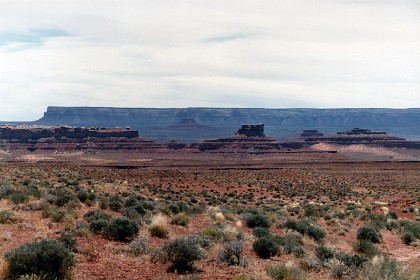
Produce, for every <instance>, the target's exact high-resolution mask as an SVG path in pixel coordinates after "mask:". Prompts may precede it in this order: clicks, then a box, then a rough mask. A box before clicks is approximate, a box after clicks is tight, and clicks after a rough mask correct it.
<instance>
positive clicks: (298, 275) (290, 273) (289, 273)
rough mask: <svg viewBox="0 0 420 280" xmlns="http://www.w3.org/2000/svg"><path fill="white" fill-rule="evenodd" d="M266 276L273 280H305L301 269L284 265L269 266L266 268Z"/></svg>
mask: <svg viewBox="0 0 420 280" xmlns="http://www.w3.org/2000/svg"><path fill="white" fill-rule="evenodd" d="M267 274H268V276H270V277H271V278H272V279H274V280H283V279H284V280H300V279H305V272H304V271H303V270H302V269H301V268H299V267H297V266H295V265H288V264H286V263H282V264H274V265H270V266H269V267H267Z"/></svg>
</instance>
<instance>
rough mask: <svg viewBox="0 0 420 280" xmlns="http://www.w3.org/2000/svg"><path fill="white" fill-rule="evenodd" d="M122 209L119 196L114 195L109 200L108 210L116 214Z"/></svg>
mask: <svg viewBox="0 0 420 280" xmlns="http://www.w3.org/2000/svg"><path fill="white" fill-rule="evenodd" d="M122 207H123V203H122V201H121V199H120V197H119V196H117V195H114V196H112V197H111V198H110V200H109V209H111V210H112V211H114V212H118V211H120V210H121V208H122Z"/></svg>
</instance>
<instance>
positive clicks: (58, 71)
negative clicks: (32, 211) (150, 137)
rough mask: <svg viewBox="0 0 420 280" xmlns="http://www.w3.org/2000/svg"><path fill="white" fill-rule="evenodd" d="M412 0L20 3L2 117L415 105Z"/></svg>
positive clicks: (7, 57)
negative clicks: (105, 109) (104, 110)
mask: <svg viewBox="0 0 420 280" xmlns="http://www.w3.org/2000/svg"><path fill="white" fill-rule="evenodd" d="M418 30H420V4H419V2H418V1H410V0H400V1H396V0H395V1H392V0H387V1H361V0H360V1H359V0H355V1H344V0H343V1H341V0H340V1H336V0H321V1H310V0H293V1H292V0H286V1H274V0H262V1H251V0H230V1H222V0H212V1H207V0H204V1H200V2H197V3H195V2H194V3H193V1H188V0H172V1H168V0H166V1H165V0H153V1H151V0H143V1H138V0H136V1H135V0H125V1H118V2H117V1H102V0H89V1H86V0H83V1H82V0H74V1H52V0H42V1H36V3H35V2H28V1H23V0H20V1H19V0H17V1H8V3H2V9H1V11H0V61H1V63H0V100H1V104H2V105H3V106H2V107H3V108H2V110H1V111H0V120H6V119H9V120H11V119H16V120H23V119H35V118H38V117H40V116H41V115H42V112H43V111H44V110H45V108H46V106H48V105H67V106H120V107H122V106H130V107H147V106H153V107H166V106H170V107H186V106H194V107H197V106H217V107H225V106H227V107H397V108H403V107H420V34H419V32H418Z"/></svg>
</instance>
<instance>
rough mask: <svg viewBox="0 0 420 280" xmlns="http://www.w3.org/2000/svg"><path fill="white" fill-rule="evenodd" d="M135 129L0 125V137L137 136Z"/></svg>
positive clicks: (4, 138) (24, 138)
mask: <svg viewBox="0 0 420 280" xmlns="http://www.w3.org/2000/svg"><path fill="white" fill-rule="evenodd" d="M137 137H139V133H138V131H137V130H131V129H130V128H105V127H101V128H99V127H93V128H86V127H70V126H42V125H36V126H34V125H1V126H0V139H3V140H8V141H13V140H14V141H23V142H25V141H29V140H39V139H43V138H44V139H48V138H55V139H57V140H62V139H77V140H81V139H88V138H101V139H103V138H137Z"/></svg>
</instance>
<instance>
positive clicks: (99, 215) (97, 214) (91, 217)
mask: <svg viewBox="0 0 420 280" xmlns="http://www.w3.org/2000/svg"><path fill="white" fill-rule="evenodd" d="M111 218H112V216H111V215H110V214H108V213H105V212H104V211H102V210H91V211H89V212H87V213H86V214H85V215H84V216H83V219H85V221H87V222H88V223H91V222H93V221H96V220H105V221H109V220H111Z"/></svg>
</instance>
